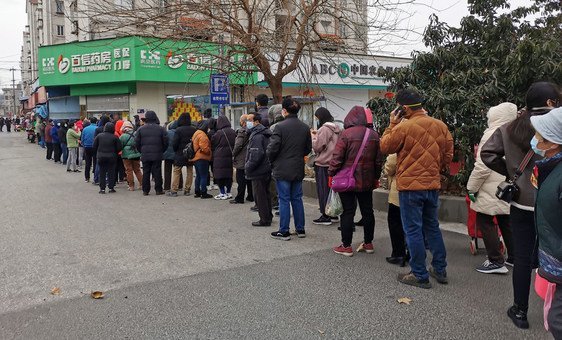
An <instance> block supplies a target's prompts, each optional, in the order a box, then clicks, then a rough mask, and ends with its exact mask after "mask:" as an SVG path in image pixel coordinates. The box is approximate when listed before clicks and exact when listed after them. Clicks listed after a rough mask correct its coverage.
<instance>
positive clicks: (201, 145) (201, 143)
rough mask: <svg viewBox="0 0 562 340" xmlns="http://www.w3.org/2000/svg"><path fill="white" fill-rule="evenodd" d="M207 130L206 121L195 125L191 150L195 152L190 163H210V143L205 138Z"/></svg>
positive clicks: (206, 137)
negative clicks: (203, 161)
mask: <svg viewBox="0 0 562 340" xmlns="http://www.w3.org/2000/svg"><path fill="white" fill-rule="evenodd" d="M208 128H209V123H208V121H206V120H203V121H201V122H199V125H197V131H195V133H194V134H193V137H192V145H193V150H194V151H195V157H193V159H191V161H192V162H195V161H198V160H206V161H211V156H212V155H213V152H212V151H211V141H210V140H209V137H208V136H207V129H208Z"/></svg>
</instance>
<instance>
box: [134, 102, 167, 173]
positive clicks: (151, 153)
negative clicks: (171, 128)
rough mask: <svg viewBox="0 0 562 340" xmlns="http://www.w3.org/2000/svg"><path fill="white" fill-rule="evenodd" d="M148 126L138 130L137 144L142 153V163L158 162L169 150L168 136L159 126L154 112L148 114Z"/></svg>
mask: <svg viewBox="0 0 562 340" xmlns="http://www.w3.org/2000/svg"><path fill="white" fill-rule="evenodd" d="M145 118H146V124H145V125H143V126H141V127H140V128H139V129H138V130H137V134H136V136H135V143H136V146H137V150H139V151H140V153H141V161H143V162H157V161H161V160H162V155H163V153H164V151H166V149H167V148H168V134H167V133H166V130H165V129H164V128H163V127H161V126H160V125H158V124H157V121H158V118H157V116H156V114H155V113H154V112H152V111H148V112H147V113H146V116H145Z"/></svg>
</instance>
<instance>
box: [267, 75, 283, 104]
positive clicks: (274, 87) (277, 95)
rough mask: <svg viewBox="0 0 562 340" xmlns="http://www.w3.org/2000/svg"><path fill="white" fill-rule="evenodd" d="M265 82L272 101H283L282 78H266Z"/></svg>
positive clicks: (276, 102) (279, 102) (277, 102)
mask: <svg viewBox="0 0 562 340" xmlns="http://www.w3.org/2000/svg"><path fill="white" fill-rule="evenodd" d="M266 81H267V84H268V85H269V89H270V90H271V95H272V96H273V102H274V103H275V104H281V102H282V101H283V79H278V78H272V79H267V80H266Z"/></svg>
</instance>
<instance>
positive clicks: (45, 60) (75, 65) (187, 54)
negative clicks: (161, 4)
mask: <svg viewBox="0 0 562 340" xmlns="http://www.w3.org/2000/svg"><path fill="white" fill-rule="evenodd" d="M226 49H228V47H224V48H223V51H222V55H227V53H228V51H224V50H226ZM230 54H231V55H232V56H231V57H230V58H229V59H230V60H228V63H226V62H225V61H224V58H219V56H220V55H221V47H220V45H217V44H213V43H207V42H204V43H199V42H185V41H174V40H163V39H155V38H145V37H137V36H134V37H124V38H116V39H103V40H94V41H87V42H78V43H69V44H61V45H51V46H43V47H40V48H39V77H40V81H41V85H44V86H64V85H81V84H99V83H113V82H134V81H147V82H175V83H199V84H206V83H208V82H209V78H210V76H211V74H213V73H217V72H219V70H217V68H218V67H219V66H220V65H221V64H230V65H246V64H247V63H248V60H247V59H246V57H245V55H243V54H236V53H230ZM221 59H223V60H222V62H221ZM248 69H251V68H248ZM229 78H230V83H231V84H237V85H242V84H254V83H255V82H256V81H257V75H256V72H253V71H252V72H234V73H231V74H230V75H229Z"/></svg>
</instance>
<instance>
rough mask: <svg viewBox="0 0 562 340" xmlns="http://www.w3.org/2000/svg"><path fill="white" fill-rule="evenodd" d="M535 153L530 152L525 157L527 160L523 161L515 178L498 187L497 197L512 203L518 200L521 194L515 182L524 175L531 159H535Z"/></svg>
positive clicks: (516, 171)
mask: <svg viewBox="0 0 562 340" xmlns="http://www.w3.org/2000/svg"><path fill="white" fill-rule="evenodd" d="M534 153H535V152H534V151H533V150H529V152H527V154H526V155H525V158H523V160H522V161H521V164H519V167H518V168H517V170H515V174H514V175H513V177H512V178H511V179H509V180H507V181H503V182H501V183H500V184H499V185H498V188H497V189H496V197H497V198H498V199H500V200H502V201H504V202H507V203H511V201H513V200H514V199H516V198H517V195H518V194H519V187H518V186H517V184H516V183H515V182H516V181H517V179H518V178H519V177H521V175H522V174H523V171H524V170H525V168H526V167H527V164H529V162H530V161H531V158H533V155H534Z"/></svg>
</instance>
